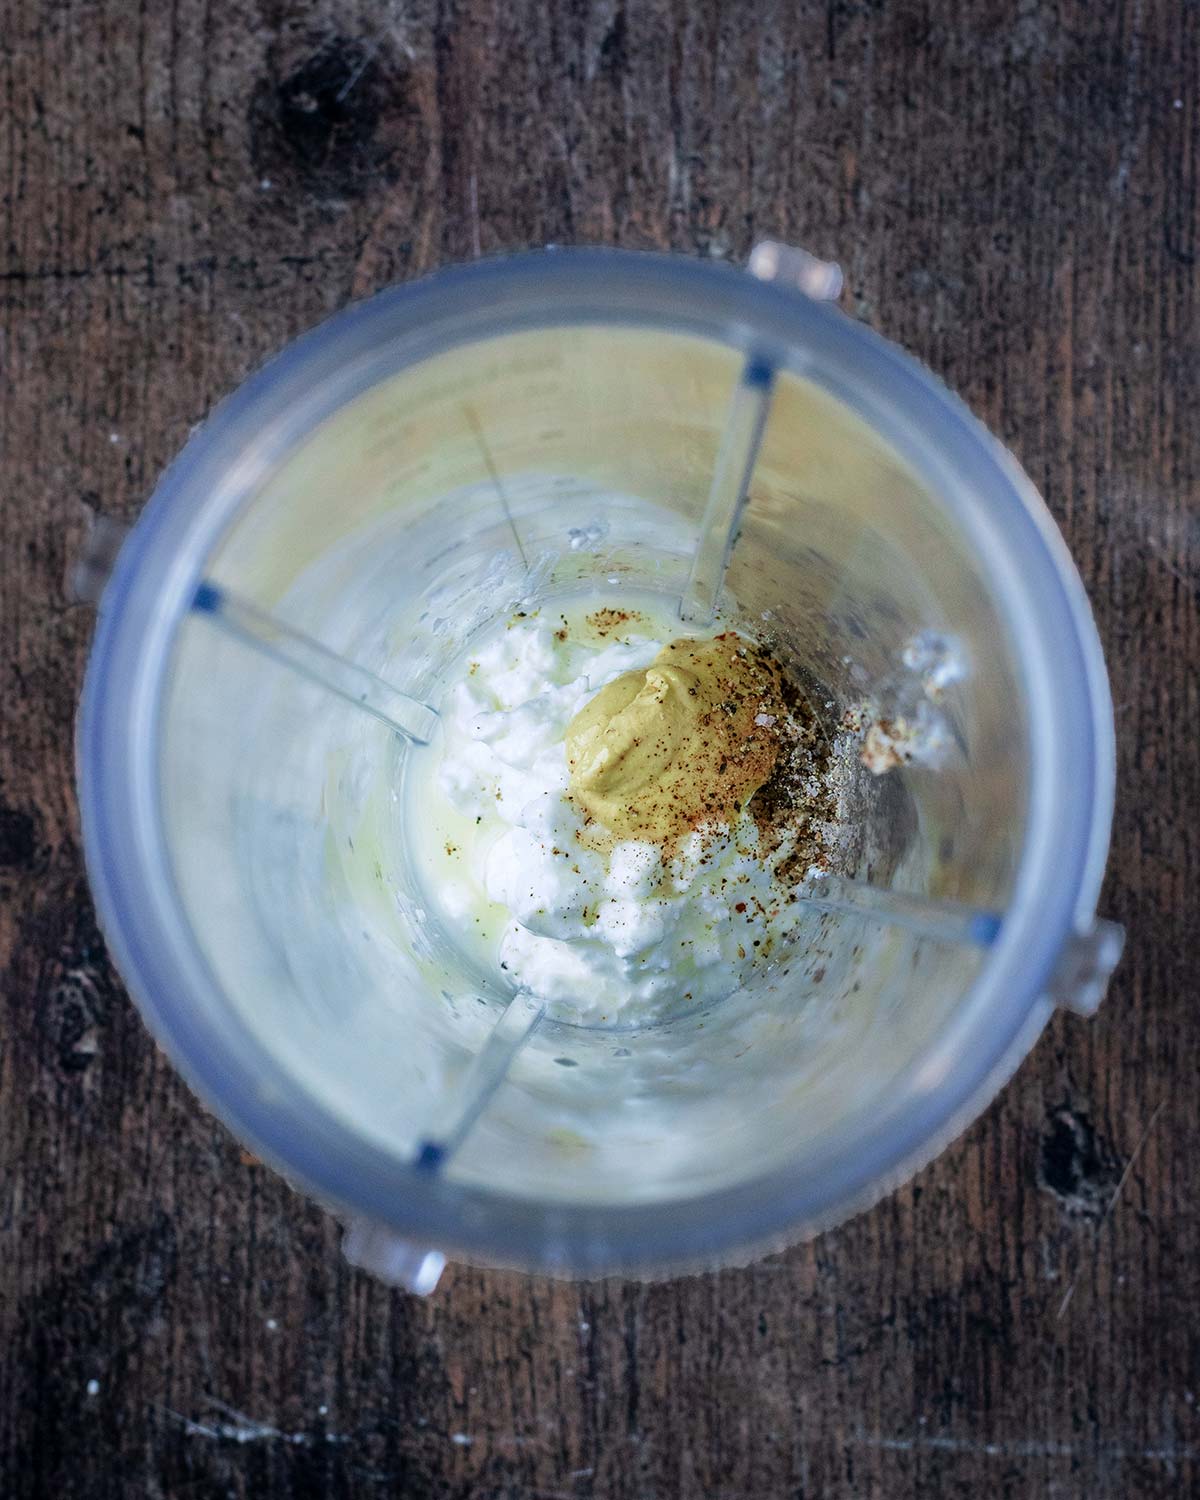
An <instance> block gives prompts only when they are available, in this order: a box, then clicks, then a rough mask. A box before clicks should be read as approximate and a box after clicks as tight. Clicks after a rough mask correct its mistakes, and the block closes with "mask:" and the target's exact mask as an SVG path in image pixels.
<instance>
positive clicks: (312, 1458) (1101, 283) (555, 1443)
mask: <svg viewBox="0 0 1200 1500" xmlns="http://www.w3.org/2000/svg"><path fill="white" fill-rule="evenodd" d="M0 18H2V19H0V202H2V205H3V238H2V240H0V307H2V319H0V383H2V392H3V394H2V399H0V454H2V463H3V477H4V489H3V493H2V494H0V692H2V699H0V702H2V705H3V706H2V710H0V712H2V714H3V732H2V735H0V975H2V976H3V1007H4V1010H3V1019H2V1022H0V1028H2V1029H0V1494H3V1495H4V1496H6V1497H12V1500H26V1497H53V1500H73V1497H83V1496H86V1497H89V1500H97V1497H126V1496H139V1497H141V1496H148V1497H160V1496H161V1497H175V1496H181V1497H197V1496H204V1497H206V1496H214V1497H215V1496H235V1497H243V1496H255V1497H258V1496H267V1495H270V1496H279V1497H289V1500H292V1497H295V1500H301V1497H312V1496H338V1497H341V1496H363V1495H375V1494H389V1495H390V1494H396V1495H406V1496H426V1495H428V1496H435V1495H436V1496H466V1495H481V1496H494V1497H502V1496H503V1497H508V1496H513V1497H515V1496H528V1497H533V1500H539V1497H546V1500H556V1497H560V1496H561V1497H588V1496H598V1497H599V1496H603V1497H610V1496H611V1497H614V1500H618V1497H619V1500H625V1497H629V1500H632V1497H648V1496H693V1495H696V1496H700V1495H705V1496H711V1497H719V1500H750V1497H768V1496H769V1497H774V1496H793V1497H805V1500H811V1497H827V1496H835V1497H840V1496H847V1497H849V1496H855V1497H859V1496H881V1497H895V1496H900V1495H907V1494H912V1495H916V1494H920V1495H922V1496H929V1497H952V1496H955V1497H957V1496H962V1497H966V1496H976V1495H989V1496H992V1495H995V1496H1034V1495H1036V1496H1060V1497H1066V1496H1071V1497H1080V1500H1083V1497H1087V1500H1100V1497H1110V1496H1111V1497H1128V1496H1146V1497H1155V1496H1168V1495H1170V1496H1175V1495H1184V1494H1188V1493H1192V1494H1195V1493H1197V1492H1200V1421H1198V1419H1197V1399H1198V1398H1200V1336H1198V1334H1197V1328H1198V1327H1200V1317H1198V1316H1197V1311H1198V1303H1200V1272H1198V1270H1197V1268H1198V1266H1200V1228H1198V1219H1197V1213H1196V1206H1195V1205H1196V1197H1197V1190H1198V1189H1200V1105H1198V1102H1197V1100H1198V1091H1197V1086H1196V1084H1197V1062H1196V1059H1197V1057H1198V1056H1200V1005H1198V1004H1197V981H1196V954H1197V951H1198V950H1200V905H1198V902H1197V894H1196V893H1197V889H1198V887H1200V820H1198V819H1197V814H1196V811H1195V809H1196V807H1197V806H1198V805H1200V757H1198V755H1197V745H1198V743H1200V635H1198V629H1200V504H1198V495H1197V485H1198V480H1200V453H1198V444H1200V439H1198V436H1197V433H1198V430H1200V428H1198V424H1197V422H1196V420H1195V416H1194V411H1193V408H1194V405H1195V401H1196V398H1197V393H1198V392H1200V347H1198V342H1197V332H1196V330H1197V326H1198V320H1197V313H1198V309H1197V305H1196V303H1197V298H1196V287H1197V267H1196V254H1197V198H1196V192H1197V139H1198V131H1197V109H1198V107H1200V103H1198V97H1197V89H1196V81H1197V76H1198V75H1197V57H1198V45H1197V44H1198V33H1200V11H1198V10H1197V8H1196V7H1195V6H1193V5H1190V4H1186V3H1181V0H1145V3H1142V0H1124V3H1122V0H1118V3H1116V4H1115V5H1112V6H1089V5H1085V4H1082V3H1079V0H1061V3H1059V4H1044V5H1043V4H1038V3H1036V0H1034V3H1028V4H1020V5H1005V4H1000V3H997V0H963V3H962V4H961V5H958V6H954V7H950V6H937V5H928V4H922V3H910V4H882V3H875V0H867V3H858V0H829V3H828V4H827V5H825V6H817V5H814V4H809V3H801V4H790V3H784V0H758V3H756V4H754V5H750V4H746V3H727V4H719V3H717V0H646V3H644V4H632V3H631V4H624V3H620V0H607V3H604V0H596V3H593V4H590V5H589V4H582V3H580V4H572V3H569V0H552V3H549V4H539V3H536V0H511V3H509V4H506V5H504V4H500V3H498V0H457V3H453V0H451V3H445V4H437V5H435V4H433V3H432V0H411V3H408V0H379V3H373V4H356V3H353V0H295V3H292V0H289V3H286V4H285V3H282V0H259V3H255V0H195V3H194V4H191V5H182V4H178V3H174V0H173V3H170V4H164V5H151V4H149V3H148V0H141V4H140V7H135V6H134V5H132V4H130V3H129V0H41V3H36V0H34V3H21V0H0ZM764 235H773V236H778V237H780V238H783V239H787V240H793V241H796V242H798V243H801V244H803V245H805V246H807V247H808V248H810V249H811V250H813V251H814V252H816V253H817V254H819V255H822V256H827V257H831V258H836V259H838V260H840V261H841V263H842V264H843V266H844V267H845V269H846V273H847V284H848V291H847V294H846V298H845V303H846V305H847V307H848V309H849V310H850V311H851V312H852V313H853V314H854V315H856V316H858V317H859V318H862V319H864V320H866V321H867V322H869V323H871V324H873V325H875V326H876V327H878V328H879V329H880V330H882V331H883V332H885V333H886V334H888V335H889V336H891V337H893V338H896V339H898V340H900V341H901V342H903V343H905V344H907V345H908V346H909V347H910V348H912V349H913V350H914V351H915V352H916V353H917V354H918V355H920V356H921V357H922V358H923V359H925V360H926V361H927V362H928V363H930V364H931V365H932V366H933V368H934V369H935V370H937V371H938V372H940V373H941V374H942V375H943V376H944V377H945V378H946V379H947V380H948V381H949V382H950V383H951V384H952V385H953V386H955V387H957V388H958V389H959V390H960V391H961V392H962V393H963V394H964V395H965V396H966V398H967V399H968V400H969V401H970V402H971V404H972V405H973V406H974V407H975V408H976V410H977V411H978V412H979V413H980V414H981V415H982V416H983V417H984V418H985V420H987V421H988V422H990V423H991V424H992V425H993V427H994V428H995V429H996V430H997V431H998V432H999V433H1000V435H1001V436H1002V437H1003V438H1004V439H1005V441H1006V442H1008V443H1009V444H1010V445H1011V446H1012V447H1013V449H1014V450H1015V451H1016V452H1017V454H1018V455H1019V457H1020V458H1021V459H1022V461H1023V463H1024V464H1025V465H1026V467H1027V468H1028V470H1029V472H1030V473H1031V475H1032V476H1033V478H1034V480H1035V482H1036V483H1037V484H1038V485H1039V486H1040V487H1041V489H1042V491H1043V493H1044V494H1045V496H1046V499H1047V501H1048V503H1049V505H1050V507H1051V509H1052V510H1053V512H1054V514H1055V516H1056V518H1057V520H1058V521H1059V523H1060V524H1061V526H1062V528H1063V530H1064V532H1065V535H1066V537H1067V541H1068V543H1069V545H1070V547H1071V550H1072V552H1073V554H1074V556H1075V557H1076V559H1077V561H1078V563H1079V566H1080V569H1081V571H1082V573H1083V575H1084V578H1085V581H1086V582H1087V584H1088V587H1089V590H1090V592H1091V596H1092V599H1093V601H1094V604H1095V608H1096V612H1097V616H1098V619H1099V624H1100V629H1101V632H1102V635H1103V637H1104V641H1105V645H1106V649H1107V652H1108V658H1109V662H1110V666H1111V670H1112V676H1113V683H1114V692H1115V698H1116V711H1117V728H1118V737H1119V753H1120V800H1119V806H1118V813H1117V821H1116V829H1115V843H1114V855H1113V861H1112V867H1111V874H1110V877H1109V880H1108V885H1107V893H1106V898H1105V902H1104V909H1105V910H1106V912H1108V913H1109V914H1111V915H1113V916H1116V917H1117V918H1119V919H1120V920H1122V921H1124V922H1125V923H1126V924H1127V925H1128V928H1129V932H1130V945H1129V950H1128V955H1127V957H1126V959H1125V962H1124V963H1123V965H1122V967H1121V970H1120V972H1119V975H1118V977H1117V980H1116V983H1115V985H1114V987H1113V991H1112V993H1111V996H1110V999H1109V1000H1108V1002H1107V1004H1106V1006H1105V1007H1104V1009H1103V1011H1102V1013H1101V1014H1100V1016H1099V1017H1098V1018H1097V1019H1096V1020H1095V1021H1094V1022H1091V1023H1085V1022H1083V1021H1080V1020H1076V1019H1072V1018H1068V1017H1062V1018H1060V1019H1057V1020H1056V1021H1055V1022H1054V1023H1053V1024H1052V1025H1051V1027H1050V1029H1049V1031H1048V1033H1047V1034H1046V1036H1045V1037H1044V1038H1043V1040H1042V1041H1041V1043H1040V1044H1039V1046H1038V1047H1037V1049H1036V1050H1035V1052H1034V1054H1033V1056H1032V1057H1031V1058H1030V1060H1029V1061H1028V1062H1027V1063H1026V1064H1025V1066H1024V1067H1023V1068H1022V1069H1021V1071H1020V1072H1019V1073H1018V1075H1017V1077H1016V1078H1015V1080H1014V1081H1013V1082H1012V1083H1011V1084H1010V1085H1009V1086H1008V1088H1007V1089H1006V1090H1005V1091H1004V1093H1003V1095H1002V1096H1001V1097H1000V1099H999V1100H998V1101H997V1102H996V1104H995V1105H994V1106H993V1107H992V1108H991V1109H990V1110H989V1111H988V1112H987V1113H986V1114H985V1116H984V1117H983V1118H982V1119H981V1120H980V1121H978V1122H977V1123H976V1125H975V1126H974V1127H973V1128H972V1129H971V1130H970V1131H969V1132H968V1133H967V1134H966V1136H965V1137H964V1138H963V1139H962V1140H960V1141H959V1142H958V1143H957V1144H956V1145H954V1146H953V1147H952V1148H951V1149H950V1150H949V1151H947V1152H946V1153H945V1154H944V1155H943V1156H942V1157H941V1158H940V1159H939V1160H938V1161H937V1162H936V1163H935V1164H934V1165H933V1166H931V1167H930V1168H928V1169H927V1170H926V1171H924V1172H923V1173H922V1174H921V1175H920V1176H919V1177H918V1178H917V1179H916V1181H915V1182H914V1183H913V1184H911V1185H910V1186H908V1187H907V1188H905V1189H903V1190H902V1191H900V1192H898V1193H896V1194H895V1195H893V1196H892V1197H890V1198H888V1199H887V1200H886V1201H884V1202H883V1203H882V1204H880V1205H879V1206H878V1207H877V1208H876V1209H875V1210H873V1211H872V1212H871V1213H868V1214H866V1215H864V1216H862V1217H860V1218H858V1219H856V1220H855V1221H853V1222H852V1223H850V1224H848V1225H846V1226H845V1227H844V1228H842V1229H840V1230H838V1231H837V1232H836V1233H832V1234H827V1235H825V1236H823V1237H822V1238H821V1239H819V1240H817V1241H816V1242H815V1243H813V1244H810V1245H807V1246H803V1247H800V1248H798V1249H796V1250H794V1251H792V1252H790V1253H789V1254H787V1255H784V1256H780V1257H776V1258H774V1259H771V1260H769V1261H765V1262H763V1263H761V1264H758V1265H754V1266H751V1267H749V1268H747V1269H745V1270H741V1271H729V1272H724V1273H721V1274H719V1275H712V1276H706V1277H698V1278H693V1279H689V1280H679V1281H672V1282H666V1283H663V1284H659V1285H649V1286H642V1285H622V1284H617V1283H604V1284H583V1285H579V1286H567V1285H550V1284H546V1283H541V1282H534V1281H530V1280H527V1279H523V1278H520V1277H517V1276H511V1275H493V1274H485V1273H481V1272H477V1271H472V1270H455V1271H453V1272H452V1273H451V1274H449V1275H448V1277H447V1279H446V1282H445V1283H444V1285H443V1288H442V1289H441V1290H440V1291H439V1292H438V1294H437V1296H436V1297H435V1298H434V1299H433V1300H432V1301H430V1302H427V1303H422V1302H419V1301H415V1300H413V1299H411V1298H408V1297H406V1296H402V1295H399V1294H394V1293H390V1292H388V1291H385V1290H384V1289H382V1288H380V1287H379V1286H376V1285H374V1284H373V1283H371V1282H370V1281H369V1280H368V1279H366V1278H365V1277H363V1276H361V1275H359V1274H357V1273H354V1272H351V1271H350V1270H348V1269H347V1268H346V1266H344V1265H343V1264H342V1262H341V1260H340V1259H339V1255H338V1249H337V1234H336V1232H335V1228H334V1226H333V1225H332V1224H331V1222H330V1221H329V1220H328V1219H327V1218H326V1217H325V1216H324V1215H323V1214H322V1213H320V1212H319V1211H318V1210H316V1209H315V1208H312V1207H310V1206H309V1205H307V1204H306V1203H304V1202H303V1201H301V1200H299V1199H298V1198H297V1197H295V1196H294V1195H293V1194H292V1193H291V1192H289V1190H288V1189H287V1188H286V1187H285V1186H284V1185H283V1184H282V1183H280V1182H279V1181H278V1180H276V1179H275V1178H274V1177H273V1176H271V1175H269V1174H268V1173H267V1172H266V1171H265V1170H264V1169H263V1168H262V1167H260V1166H257V1165H256V1164H255V1163H254V1162H253V1161H252V1160H249V1159H248V1158H246V1157H245V1156H244V1155H243V1154H242V1153H241V1152H240V1151H239V1148H238V1146H237V1144H236V1143H235V1142H234V1141H233V1140H232V1139H231V1138H230V1137H229V1136H228V1135H227V1133H226V1132H225V1131H224V1130H223V1128H221V1127H220V1126H219V1125H217V1124H216V1123H215V1122H214V1121H213V1120H212V1119H210V1118H209V1117H208V1116H207V1115H206V1114H205V1113H204V1112H203V1110H202V1109H201V1108H200V1107H199V1106H198V1105H197V1104H196V1102H195V1101H194V1100H193V1099H192V1098H191V1096H190V1095H189V1093H188V1092H187V1090H186V1089H185V1087H184V1086H183V1084H182V1083H181V1082H180V1081H179V1080H178V1079H177V1078H176V1077H175V1075H174V1074H173V1072H172V1071H171V1069H170V1068H169V1067H168V1066H167V1065H166V1064H165V1062H164V1061H163V1059H162V1058H161V1057H160V1056H159V1055H158V1053H157V1052H156V1050H155V1048H154V1046H153V1045H152V1043H151V1042H150V1040H149V1038H148V1037H147V1035H146V1033H145V1031H144V1030H143V1028H142V1026H141V1024H140V1022H139V1020H138V1018H137V1016H136V1014H135V1012H134V1011H133V1010H132V1008H131V1006H130V1004H129V1001H128V1000H127V998H126V996H125V994H124V992H123V990H122V988H121V985H120V983H119V981H118V980H117V979H116V977H115V975H114V973H113V970H112V968H111V966H110V964H109V961H108V959H107V957H106V954H105V950H104V945H103V942H102V941H101V939H100V937H99V935H98V933H97V930H96V927H95V923H94V918H93V915H92V910H91V906H90V904H89V899H88V895H87V891H86V887H85V884H84V880H83V876H82V873H81V864H80V855H79V844H78V832H77V828H76V813H75V806H74V800H73V790H72V775H73V771H72V743H71V741H72V727H73V717H74V711H75V703H76V696H77V691H78V685H79V681H80V674H81V670H82V667H83V663H84V658H85V652H86V648H87V642H88V636H89V630H90V619H89V616H88V614H87V612H86V611H85V610H83V609H80V608H78V607H72V606H70V605H68V604H67V603H66V602H65V595H64V590H63V578H64V572H65V570H66V567H67V564H68V560H69V559H70V557H71V555H72V553H73V551H74V550H75V549H76V548H77V546H78V543H79V540H80V537H81V535H82V533H83V528H84V524H85V521H86V517H87V515H88V513H89V512H95V511H103V512H106V513H109V514H115V515H118V516H125V517H132V516H133V515H135V514H136V513H137V510H138V508H139V506H140V505H141V504H142V502H143V501H144V499H145V497H146V495H147V494H148V492H149V491H150V489H151V488H152V486H153V484H154V479H155V476H156V475H157V473H158V472H159V470H160V469H161V467H162V466H163V464H164V463H165V462H166V461H167V460H168V459H169V457H170V456H171V455H172V454H173V453H174V452H175V451H176V450H177V449H178V448H179V446H180V445H181V444H182V442H183V441H184V440H185V439H186V437H187V435H188V431H189V429H190V428H191V426H192V425H193V424H194V423H196V422H198V421H199V420H200V419H201V418H202V417H203V416H204V414H205V412H206V411H207V410H208V409H209V408H210V406H211V405H212V404H213V403H214V402H215V401H216V400H217V399H218V398H219V397H220V396H221V395H222V393H224V392H225V391H227V390H228V389H229V388H230V387H231V386H232V385H234V384H235V383H236V382H237V381H238V380H240V379H241V378H242V377H243V376H244V375H245V374H246V373H247V372H248V371H249V370H250V369H252V368H253V367H254V366H255V365H256V364H257V363H259V362H260V361H261V360H262V359H263V358H264V357H266V356H267V355H268V354H269V353H271V352H272V351H274V350H275V349H277V348H278V347H279V346H280V345H281V344H282V343H283V342H284V341H285V340H287V339H288V338H289V337H291V336H292V335H294V334H295V333H297V332H299V331H300V330H301V329H303V328H306V327H308V326H309V325H311V324H312V323H313V322H315V321H316V320H318V319H319V318H321V317H322V316H324V315H325V314H327V313H328V312H330V311H332V310H333V309H335V308H337V307H340V306H342V305H343V304H344V303H346V302H347V301H348V300H349V299H350V298H352V297H355V296H359V295H362V294H364V293H367V292H369V291H371V290H372V289H374V288H375V287H377V286H379V285H381V284H383V283H385V282H387V281H390V280H397V279H404V278H407V277H411V276H414V275H417V274H419V273H421V272H423V271H426V270H428V269H430V268H431V267H433V266H435V265H437V264H440V263H442V262H444V261H449V260H455V259H469V258H471V257H473V256H475V255H479V254H485V255H486V254H490V253H492V252H495V251H498V250H503V249H507V248H513V247H518V246H525V245H535V244H542V243H545V242H547V241H554V242H559V243H566V242H605V243H615V244H619V245H629V246H659V247H666V246H670V247H673V248H675V249H678V250H683V251H688V252H691V253H694V254H698V255H709V256H728V257H731V258H735V259H736V258H740V257H742V256H744V255H745V254H746V252H747V250H748V249H749V247H750V245H751V243H752V241H753V240H754V239H755V238H756V237H761V236H764ZM1118 1185H1119V1186H1120V1193H1119V1196H1118V1197H1117V1198H1116V1201H1114V1192H1115V1190H1116V1189H1117V1187H1118ZM1068 1293H1069V1295H1068Z"/></svg>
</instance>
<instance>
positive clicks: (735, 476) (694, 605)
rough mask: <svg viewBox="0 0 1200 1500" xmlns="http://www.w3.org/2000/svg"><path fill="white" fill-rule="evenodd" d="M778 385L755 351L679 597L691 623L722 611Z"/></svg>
mask: <svg viewBox="0 0 1200 1500" xmlns="http://www.w3.org/2000/svg"><path fill="white" fill-rule="evenodd" d="M774 388H775V371H774V369H773V368H772V367H771V365H769V364H768V363H767V361H766V360H764V359H761V358H759V357H757V356H755V355H751V356H750V357H749V358H748V359H747V360H746V363H745V365H744V367H743V369H742V373H741V376H740V378H739V380H738V383H737V387H736V389H735V390H734V393H733V399H732V401H731V402H730V404H729V414H728V416H727V417H726V419H725V430H724V432H723V433H722V434H721V446H720V449H719V451H718V453H717V463H716V467H715V468H714V470H713V477H712V484H711V485H710V487H709V492H708V502H707V504H706V505H705V507H704V518H703V520H702V521H701V522H700V537H699V540H698V541H697V543H696V554H695V556H694V557H693V559H692V568H691V572H690V573H689V574H688V581H687V586H686V587H685V588H684V591H683V598H682V599H681V600H680V603H679V618H680V619H681V620H686V621H688V622H689V623H691V624H695V625H708V624H710V623H711V622H712V619H713V616H714V615H715V614H716V609H717V598H718V596H719V594H720V592H721V585H722V584H723V583H724V581H725V572H726V569H727V568H728V567H729V559H730V557H731V556H732V554H733V547H734V543H735V542H736V541H737V534H738V529H739V527H740V526H741V523H742V514H743V512H744V511H745V508H746V502H747V499H748V498H749V493H750V476H751V475H752V474H753V473H754V465H755V464H756V463H757V461H758V453H759V449H760V448H761V447H762V440H763V431H764V429H765V428H766V425H767V414H768V412H769V411H770V409H771V398H772V395H773V393H774Z"/></svg>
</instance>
